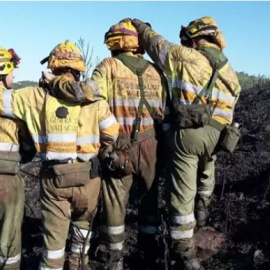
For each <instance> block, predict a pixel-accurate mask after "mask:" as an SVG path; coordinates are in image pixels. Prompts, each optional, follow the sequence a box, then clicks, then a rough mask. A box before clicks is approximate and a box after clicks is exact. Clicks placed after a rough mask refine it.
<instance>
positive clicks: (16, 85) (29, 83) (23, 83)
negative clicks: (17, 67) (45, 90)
mask: <svg viewBox="0 0 270 270" xmlns="http://www.w3.org/2000/svg"><path fill="white" fill-rule="evenodd" d="M26 86H38V83H37V82H34V81H20V82H16V83H14V84H13V89H15V90H16V89H19V88H23V87H26Z"/></svg>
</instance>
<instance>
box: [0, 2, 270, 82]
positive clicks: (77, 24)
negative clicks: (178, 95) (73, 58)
mask: <svg viewBox="0 0 270 270" xmlns="http://www.w3.org/2000/svg"><path fill="white" fill-rule="evenodd" d="M0 10H1V22H2V27H1V34H0V46H1V47H4V48H14V49H15V50H16V52H17V53H18V55H19V56H20V57H21V58H22V60H21V64H20V67H19V69H16V70H15V72H14V74H15V82H18V81H23V80H30V81H38V80H39V78H40V76H41V72H42V71H46V70H47V66H46V64H45V65H43V66H42V65H41V64H40V63H39V62H40V60H42V59H43V58H45V57H46V56H48V55H49V53H50V51H51V50H52V49H53V48H54V47H55V46H56V45H57V44H59V43H61V42H64V41H65V40H69V41H71V42H73V43H77V42H78V40H79V39H80V38H82V39H84V41H85V43H86V44H89V46H90V48H93V64H95V63H96V58H97V57H98V58H99V59H103V58H105V57H109V56H110V51H108V49H107V47H106V45H105V44H104V34H105V32H106V31H107V30H108V29H109V28H110V26H111V25H113V24H116V23H117V22H118V21H119V20H121V19H123V18H138V19H140V20H142V21H145V22H149V23H151V25H152V28H153V29H154V30H155V31H157V32H158V33H159V34H160V35H162V36H163V37H164V38H166V39H167V40H169V41H170V42H173V43H179V30H180V28H181V25H187V24H188V23H189V22H190V21H192V20H194V19H197V18H200V17H203V16H212V17H213V18H214V20H215V21H216V22H217V24H218V26H219V28H220V29H221V31H222V32H223V34H224V36H225V39H226V41H227V47H226V48H225V50H224V54H225V55H226V56H227V57H228V59H229V61H230V64H231V65H232V67H233V68H234V69H235V70H236V71H238V72H240V71H243V72H246V73H248V74H250V75H264V76H267V77H270V34H269V25H270V15H269V14H270V2H268V1H261V2H260V1H237V2H236V1H0Z"/></svg>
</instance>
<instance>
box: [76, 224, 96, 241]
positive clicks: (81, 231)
mask: <svg viewBox="0 0 270 270" xmlns="http://www.w3.org/2000/svg"><path fill="white" fill-rule="evenodd" d="M72 231H73V234H75V235H77V236H79V237H83V238H86V236H87V235H88V232H89V231H88V230H86V229H80V228H76V227H74V226H72ZM92 236H93V232H92V231H90V232H89V235H88V239H90V238H91V237H92Z"/></svg>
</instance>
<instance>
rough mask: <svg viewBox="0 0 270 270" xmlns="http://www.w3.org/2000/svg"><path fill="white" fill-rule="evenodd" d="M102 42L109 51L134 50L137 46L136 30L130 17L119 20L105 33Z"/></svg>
mask: <svg viewBox="0 0 270 270" xmlns="http://www.w3.org/2000/svg"><path fill="white" fill-rule="evenodd" d="M104 43H106V45H107V47H108V49H109V50H110V51H119V50H122V51H130V52H135V51H137V50H138V48H139V40H138V32H137V30H136V28H135V27H134V26H133V25H132V23H131V20H130V19H125V20H122V21H120V22H119V23H118V24H115V25H113V26H111V27H110V29H109V30H108V32H106V33H105V37H104Z"/></svg>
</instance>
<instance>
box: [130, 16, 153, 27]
mask: <svg viewBox="0 0 270 270" xmlns="http://www.w3.org/2000/svg"><path fill="white" fill-rule="evenodd" d="M131 22H132V24H133V25H134V27H135V28H137V27H139V26H140V25H142V24H146V25H147V26H149V27H150V28H151V24H150V23H148V22H143V21H141V20H139V19H136V18H134V19H133V20H132V21H131Z"/></svg>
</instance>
